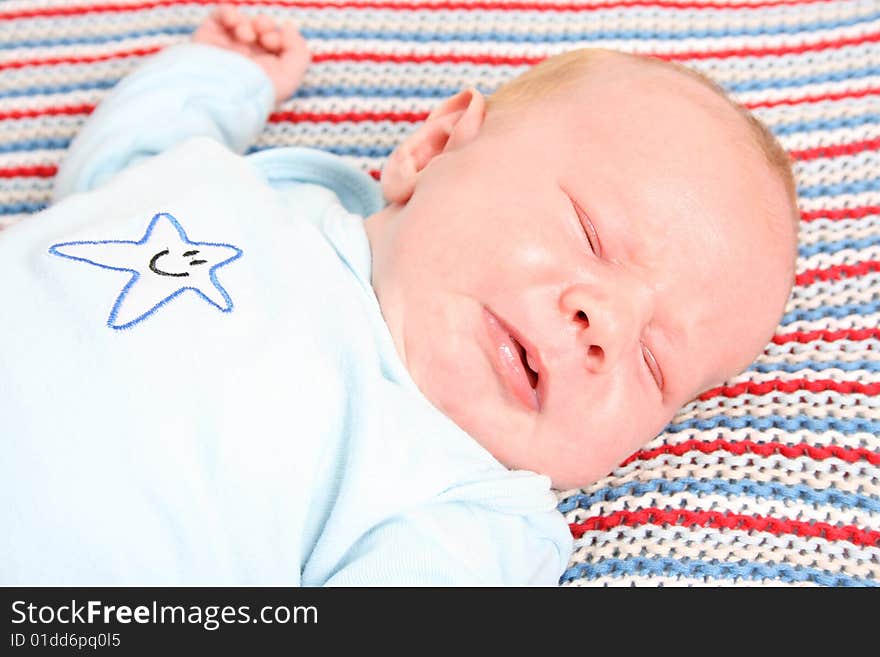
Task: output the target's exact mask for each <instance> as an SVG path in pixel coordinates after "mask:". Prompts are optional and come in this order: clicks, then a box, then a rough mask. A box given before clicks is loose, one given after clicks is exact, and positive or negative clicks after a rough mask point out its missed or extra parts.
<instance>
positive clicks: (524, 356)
mask: <svg viewBox="0 0 880 657" xmlns="http://www.w3.org/2000/svg"><path fill="white" fill-rule="evenodd" d="M510 339H511V340H513V344H514V345H515V346H516V349H517V351H518V352H519V359H520V360H521V361H522V364H523V369H524V370H525V372H526V376H527V377H528V378H529V385H530V386H532V389H533V390H534V389H535V387H536V386H537V385H538V373H537V372H536V371H535V370H533V369H532V366H531V363H530V361H529V354H528V352H527V351H526V348H525V347H523V346H522V345H521V344H520V343H519V342H517V340H516V338H515V337H513V336H512V335H511V336H510Z"/></svg>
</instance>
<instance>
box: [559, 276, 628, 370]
mask: <svg viewBox="0 0 880 657" xmlns="http://www.w3.org/2000/svg"><path fill="white" fill-rule="evenodd" d="M639 296H640V295H635V298H634V296H631V294H627V292H626V291H624V290H621V291H620V292H619V293H612V292H611V291H610V290H608V291H606V290H601V289H598V288H597V287H596V286H594V285H588V284H584V283H577V284H574V285H571V286H569V287H567V288H566V289H565V290H563V292H562V294H561V295H560V298H559V305H560V309H561V310H562V312H563V314H564V316H565V319H566V320H567V321H569V322H571V323H573V324H574V325H575V327H576V333H575V335H576V339H577V347H578V350H579V351H580V352H582V354H583V357H584V359H585V361H586V364H587V368H588V369H590V370H591V371H593V372H601V371H606V370H608V369H610V368H612V367H614V365H615V364H616V363H617V361H618V360H620V358H621V357H622V355H623V354H624V353H625V351H626V349H627V348H628V347H629V346H630V345H632V344H633V343H634V341H637V340H638V336H639V334H640V333H641V331H642V326H643V324H644V319H643V317H644V312H642V311H641V309H640V308H638V306H639V305H641V301H640V299H639V298H638V297H639Z"/></svg>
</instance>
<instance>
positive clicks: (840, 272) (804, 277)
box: [795, 260, 880, 285]
mask: <svg viewBox="0 0 880 657" xmlns="http://www.w3.org/2000/svg"><path fill="white" fill-rule="evenodd" d="M874 271H880V261H878V260H865V261H863V262H860V263H858V264H855V265H834V266H832V267H826V268H824V269H818V268H817V269H808V270H806V271H805V272H802V273H800V274H798V275H797V276H795V284H796V285H812V284H813V283H815V282H816V281H817V280H819V281H836V280H839V279H841V278H852V277H853V276H864V275H865V274H870V273H871V272H874Z"/></svg>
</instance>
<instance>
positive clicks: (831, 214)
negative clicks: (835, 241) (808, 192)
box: [801, 205, 880, 221]
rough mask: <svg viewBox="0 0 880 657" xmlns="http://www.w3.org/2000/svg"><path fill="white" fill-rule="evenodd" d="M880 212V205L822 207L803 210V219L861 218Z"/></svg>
mask: <svg viewBox="0 0 880 657" xmlns="http://www.w3.org/2000/svg"><path fill="white" fill-rule="evenodd" d="M873 214H880V205H857V206H856V207H854V208H837V209H834V210H832V209H831V208H822V209H819V210H810V211H809V212H801V221H815V220H816V219H833V220H839V219H861V218H862V217H867V216H868V215H873Z"/></svg>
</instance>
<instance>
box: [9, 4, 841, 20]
mask: <svg viewBox="0 0 880 657" xmlns="http://www.w3.org/2000/svg"><path fill="white" fill-rule="evenodd" d="M828 1H829V0H796V1H794V0H764V2H756V3H751V4H741V3H736V2H724V1H721V2H711V1H708V0H707V1H705V2H693V1H691V0H616V1H613V2H554V3H546V4H545V3H541V2H509V1H508V2H491V1H487V0H483V1H478V0H474V1H472V2H461V1H459V2H454V1H450V0H446V1H441V2H431V3H430V4H429V3H426V2H403V1H400V0H398V1H396V2H395V1H389V0H385V1H384V2H358V1H357V0H343V1H341V2H308V1H305V0H299V1H292V0H272V3H271V4H272V5H273V6H278V7H295V8H300V9H367V10H369V9H390V10H397V11H438V10H444V11H448V10H462V11H479V10H482V11H489V10H515V11H567V12H582V11H596V10H599V9H619V8H629V7H661V8H667V9H733V10H744V9H745V10H748V9H764V8H766V7H780V6H781V7H800V6H803V5H812V4H818V3H820V2H828ZM226 2H229V4H234V5H238V6H261V5H264V4H265V0H226ZM213 4H217V0H184V1H180V0H155V1H154V2H140V3H137V4H108V5H80V6H76V7H45V8H39V9H20V10H18V11H10V12H3V13H0V20H10V19H13V18H36V17H42V16H70V15H75V14H87V13H99V12H100V13H104V12H126V11H138V10H142V9H155V8H158V7H173V6H176V5H213Z"/></svg>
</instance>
